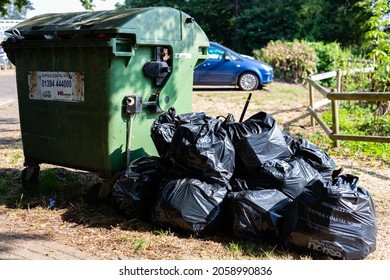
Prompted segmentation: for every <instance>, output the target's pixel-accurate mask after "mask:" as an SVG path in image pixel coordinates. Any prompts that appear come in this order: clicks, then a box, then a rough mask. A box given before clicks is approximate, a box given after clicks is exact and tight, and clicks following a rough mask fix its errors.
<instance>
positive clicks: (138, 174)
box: [111, 156, 165, 221]
mask: <svg viewBox="0 0 390 280" xmlns="http://www.w3.org/2000/svg"><path fill="white" fill-rule="evenodd" d="M163 166H164V164H163V163H162V160H161V159H160V158H159V157H153V156H151V157H141V158H139V159H137V160H135V161H133V162H131V164H130V165H129V167H128V168H127V170H126V171H125V172H124V174H123V175H122V176H121V177H120V178H119V179H118V180H117V181H116V182H115V184H114V188H113V192H112V195H111V205H112V207H113V208H114V209H116V210H117V211H118V212H120V213H121V214H122V215H124V216H125V217H127V218H130V219H132V218H140V219H142V220H146V221H149V220H150V217H151V213H152V209H153V207H154V205H155V203H156V199H157V195H158V190H159V186H160V184H161V181H162V178H163V176H164V173H165V171H164V170H165V168H163Z"/></svg>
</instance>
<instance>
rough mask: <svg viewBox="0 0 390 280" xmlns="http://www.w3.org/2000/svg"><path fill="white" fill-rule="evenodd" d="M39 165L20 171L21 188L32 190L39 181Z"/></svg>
mask: <svg viewBox="0 0 390 280" xmlns="http://www.w3.org/2000/svg"><path fill="white" fill-rule="evenodd" d="M39 171H40V167H39V165H31V166H28V167H26V168H25V169H23V171H22V186H23V187H24V188H34V187H36V185H37V184H38V181H39Z"/></svg>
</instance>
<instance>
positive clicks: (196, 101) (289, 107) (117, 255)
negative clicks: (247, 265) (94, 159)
mask: <svg viewBox="0 0 390 280" xmlns="http://www.w3.org/2000/svg"><path fill="white" fill-rule="evenodd" d="M285 86H286V85H285V84H283V83H274V84H273V85H272V86H270V87H268V88H267V90H265V91H259V92H256V93H255V94H256V95H257V96H258V97H257V98H259V99H260V101H256V100H255V102H253V103H251V104H250V106H249V107H248V112H247V116H249V115H250V114H252V113H254V112H257V111H260V110H263V111H266V112H268V113H271V114H272V115H273V116H274V117H275V118H276V119H277V121H278V123H279V124H280V125H281V126H282V127H283V129H284V130H286V131H289V132H291V133H292V134H295V135H305V134H306V135H307V134H308V133H314V131H316V130H317V129H318V128H314V129H313V128H311V127H310V119H309V117H308V114H307V112H306V109H305V107H306V105H307V104H306V103H307V100H308V98H307V94H306V92H305V90H304V89H303V88H302V95H297V96H294V97H291V98H292V99H290V100H288V102H284V100H280V101H275V99H274V98H275V97H274V96H273V95H275V94H277V92H278V91H280V88H281V87H285ZM296 86H297V87H301V86H300V85H296ZM224 93H226V94H228V95H229V96H232V95H234V94H236V95H237V97H233V99H232V100H233V101H232V102H230V103H227V102H226V97H225V96H224ZM246 95H247V94H246V93H243V92H235V91H232V90H227V91H226V92H225V91H223V90H218V91H215V90H214V91H213V90H210V89H197V90H196V91H194V97H193V111H206V112H211V114H212V115H214V116H216V114H221V115H226V113H228V112H229V113H233V114H234V115H235V116H237V117H236V118H238V116H240V113H241V111H242V105H243V104H244V102H245V97H246ZM15 113H16V114H15ZM18 126H19V123H18V121H17V106H16V105H15V104H8V105H6V106H3V107H2V108H0V132H1V138H0V139H1V140H0V145H1V151H0V160H1V162H0V175H1V176H4V178H9V179H10V180H14V181H15V179H14V178H16V177H18V176H20V173H21V170H22V169H23V166H22V164H23V158H22V157H15V156H14V154H15V153H16V154H20V153H21V141H20V137H21V135H20V131H19V128H18ZM11 157H12V159H11ZM333 159H334V161H335V162H336V163H337V165H338V167H343V168H344V173H350V174H355V175H357V176H358V177H359V179H360V184H359V185H360V186H361V187H363V188H366V189H367V190H368V191H369V192H370V194H371V195H372V198H373V200H374V203H375V207H376V215H377V227H378V235H377V248H376V250H375V251H374V252H373V253H371V254H370V255H369V256H368V257H367V259H368V260H383V259H387V260H389V259H390V249H389V248H390V214H389V209H390V192H389V190H390V189H389V187H390V183H389V182H390V166H388V165H385V164H383V163H382V162H380V161H365V160H356V159H353V158H341V157H334V156H333ZM41 168H43V169H44V168H53V167H52V166H46V165H45V166H42V167H41ZM64 172H68V171H64ZM69 172H72V171H69ZM78 174H79V175H80V178H82V179H83V180H85V181H88V182H89V183H93V182H94V181H95V180H97V178H96V176H94V175H93V174H88V173H82V172H81V173H78ZM15 184H16V185H19V184H20V181H17V182H16V183H15ZM0 195H1V193H0ZM0 229H1V232H0V236H1V235H3V236H7V237H9V239H8V240H9V242H11V243H12V238H15V239H17V238H18V237H19V238H20V237H23V238H25V239H26V240H28V239H34V240H37V239H38V240H48V241H51V242H57V243H60V244H63V245H64V246H65V247H66V246H69V247H72V248H77V249H78V250H80V251H82V252H83V253H84V254H86V255H87V256H90V257H91V258H92V257H93V258H95V259H150V260H153V259H159V260H163V259H219V260H224V259H258V258H262V259H311V258H316V257H315V256H314V257H313V256H310V255H305V254H297V253H295V252H290V251H289V250H288V249H286V248H281V247H279V246H271V245H264V246H265V247H264V246H263V245H260V244H251V246H252V247H251V248H248V247H245V245H243V244H241V243H239V242H237V241H234V240H231V239H229V238H226V237H221V236H218V237H216V238H207V239H198V238H195V237H191V236H190V237H188V236H186V237H183V236H180V235H178V234H176V233H173V232H170V231H162V230H159V229H156V228H154V227H153V226H151V225H149V224H147V223H143V222H140V221H136V220H126V219H124V218H123V217H120V216H118V215H117V214H115V213H114V212H112V211H110V210H109V209H106V208H104V207H100V208H99V207H90V206H88V205H85V204H84V203H79V202H78V201H72V202H71V203H69V204H68V205H67V207H64V208H59V209H58V208H56V209H54V210H50V209H48V208H47V207H46V208H45V207H44V206H43V205H40V204H38V205H36V206H33V205H30V207H17V206H15V205H14V206H13V207H12V206H10V205H0Z"/></svg>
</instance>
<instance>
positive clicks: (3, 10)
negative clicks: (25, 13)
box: [0, 0, 32, 16]
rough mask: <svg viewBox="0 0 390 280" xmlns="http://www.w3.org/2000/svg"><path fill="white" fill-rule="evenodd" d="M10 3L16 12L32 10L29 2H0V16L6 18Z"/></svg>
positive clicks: (23, 0) (3, 0) (19, 0)
mask: <svg viewBox="0 0 390 280" xmlns="http://www.w3.org/2000/svg"><path fill="white" fill-rule="evenodd" d="M11 3H13V7H16V10H17V11H18V12H21V11H22V9H23V8H26V9H31V8H32V5H31V1H29V0H0V16H7V15H8V13H10V10H9V8H10V7H11Z"/></svg>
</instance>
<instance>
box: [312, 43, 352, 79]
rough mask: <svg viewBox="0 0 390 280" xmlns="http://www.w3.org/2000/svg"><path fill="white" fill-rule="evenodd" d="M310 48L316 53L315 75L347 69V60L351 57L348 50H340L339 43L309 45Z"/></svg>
mask: <svg viewBox="0 0 390 280" xmlns="http://www.w3.org/2000/svg"><path fill="white" fill-rule="evenodd" d="M310 46H311V47H312V48H313V49H314V51H315V52H316V55H317V58H318V61H317V64H316V68H317V73H323V72H329V71H335V70H337V69H347V68H348V59H349V58H352V57H353V54H352V52H351V50H350V49H347V48H344V49H343V48H342V47H341V45H340V43H337V42H332V43H324V42H316V43H311V44H310Z"/></svg>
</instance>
